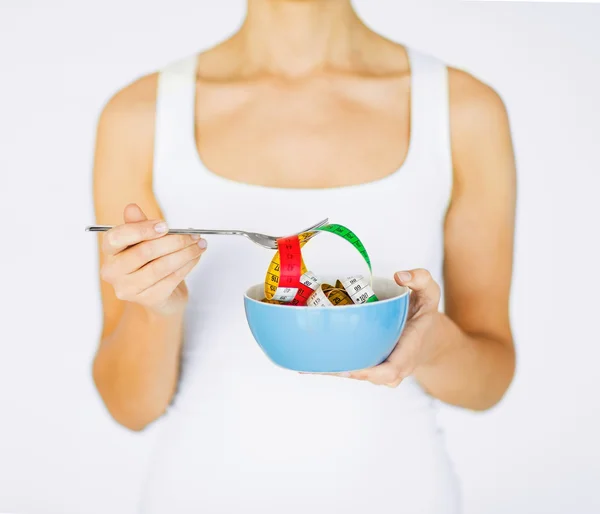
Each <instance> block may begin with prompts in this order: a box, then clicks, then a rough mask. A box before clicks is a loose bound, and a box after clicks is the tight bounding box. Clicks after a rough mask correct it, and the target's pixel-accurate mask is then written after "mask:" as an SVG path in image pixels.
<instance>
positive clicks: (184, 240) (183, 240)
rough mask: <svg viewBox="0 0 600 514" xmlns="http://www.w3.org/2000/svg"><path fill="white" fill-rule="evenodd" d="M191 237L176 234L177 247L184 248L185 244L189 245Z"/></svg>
mask: <svg viewBox="0 0 600 514" xmlns="http://www.w3.org/2000/svg"><path fill="white" fill-rule="evenodd" d="M191 239H192V238H191V237H190V236H186V235H183V234H181V235H178V236H177V247H178V248H185V247H186V246H189V245H190V241H191Z"/></svg>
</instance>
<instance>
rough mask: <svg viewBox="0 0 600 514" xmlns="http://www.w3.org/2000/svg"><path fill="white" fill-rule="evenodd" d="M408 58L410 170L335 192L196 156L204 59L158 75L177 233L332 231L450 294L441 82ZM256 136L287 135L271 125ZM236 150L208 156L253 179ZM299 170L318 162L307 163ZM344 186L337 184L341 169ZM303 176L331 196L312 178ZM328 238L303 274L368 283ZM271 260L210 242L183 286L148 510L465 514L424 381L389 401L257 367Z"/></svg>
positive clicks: (159, 170) (378, 270) (340, 382)
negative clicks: (260, 301) (261, 299)
mask: <svg viewBox="0 0 600 514" xmlns="http://www.w3.org/2000/svg"><path fill="white" fill-rule="evenodd" d="M409 56H410V68H411V74H410V104H409V110H410V125H409V124H408V123H407V124H406V125H407V126H406V127H403V126H399V127H398V148H399V149H400V150H399V151H401V150H402V148H405V149H406V148H408V151H407V152H405V153H407V155H406V157H405V159H403V164H402V165H401V166H400V168H399V169H398V170H397V171H395V172H394V173H391V174H390V172H391V171H392V168H391V169H390V170H389V171H388V172H385V171H381V170H379V172H378V175H377V177H376V178H375V179H373V180H369V181H366V183H363V184H360V185H353V186H349V187H336V188H328V189H306V188H304V189H284V188H274V187H263V186H257V185H248V184H244V183H242V182H240V181H237V180H231V179H226V178H223V177H221V176H220V175H217V174H216V173H215V172H214V171H211V169H209V166H210V167H211V168H212V164H210V163H209V159H208V157H205V156H208V155H209V154H208V152H207V153H204V152H202V147H203V145H202V135H203V132H202V130H199V136H200V137H199V139H200V149H201V152H202V158H201V157H200V155H199V154H198V147H197V145H196V138H195V137H194V127H195V106H196V65H197V60H196V58H195V57H190V58H187V59H184V60H181V61H179V62H177V63H174V64H172V65H170V66H169V67H167V68H166V69H165V70H163V72H162V73H161V74H160V77H159V89H158V98H157V118H156V139H155V161H154V176H153V186H154V192H155V195H156V197H157V200H158V202H159V205H160V206H161V208H162V210H163V211H164V213H165V216H166V218H167V220H168V221H169V224H170V225H171V226H173V227H175V226H178V227H179V226H181V227H185V226H194V227H205V228H241V229H247V230H252V231H258V232H264V233H269V234H287V233H290V232H292V231H294V230H297V229H300V228H303V227H306V226H309V225H311V224H312V223H314V222H315V221H317V220H319V219H322V218H324V217H329V218H330V220H331V221H333V222H339V223H342V224H344V225H346V226H348V227H349V228H351V229H352V230H353V231H354V232H355V233H357V234H358V235H359V236H360V237H361V239H362V240H363V243H364V244H365V246H366V248H367V249H368V251H369V254H370V256H371V261H372V265H373V270H374V273H375V274H376V275H380V276H386V277H392V275H393V273H394V272H395V271H397V270H400V269H410V268H415V267H423V268H427V269H429V270H430V271H431V272H432V274H433V276H434V278H435V279H437V280H438V281H440V282H441V281H442V262H443V223H444V217H445V213H446V209H447V206H448V202H449V200H450V194H451V186H452V166H451V158H450V138H449V119H448V87H447V76H446V68H445V66H444V65H443V64H442V63H441V62H439V61H437V60H436V59H433V58H431V57H428V56H425V55H423V54H420V53H418V52H414V51H411V52H409ZM399 94H400V92H399ZM398 109H399V110H401V106H400V104H398ZM287 111H289V106H288V109H287ZM397 112H399V111H397ZM298 115H299V116H302V114H301V113H300V112H299V114H298ZM284 116H285V114H282V117H284ZM201 117H202V115H201V113H200V114H199V119H200V121H202V120H201ZM390 119H392V117H390ZM207 125H210V123H209V122H207ZM399 125H401V123H400V122H399ZM408 125H409V126H410V130H409V132H410V144H408V141H409V139H408ZM198 126H199V127H200V129H201V127H202V124H201V123H200V124H199V125H198ZM323 126H324V125H319V124H318V123H317V124H316V125H315V131H317V132H318V130H319V127H321V128H322V127H323ZM405 129H406V130H405ZM232 130H234V131H235V130H236V129H235V128H232ZM240 130H241V129H240ZM262 130H263V132H265V133H266V136H268V137H270V138H277V137H278V136H277V131H276V130H275V131H271V132H270V133H269V130H270V129H269V126H268V125H264V127H263V128H262ZM205 133H206V134H207V135H206V139H205V140H204V141H205V143H207V144H208V142H210V139H209V138H210V137H214V138H215V141H216V140H217V135H218V130H217V129H215V130H214V131H213V132H212V134H213V135H212V136H210V135H208V134H209V132H208V131H207V132H205ZM215 134H217V135H215ZM382 134H383V133H382ZM403 136H404V139H406V143H405V144H404V143H403ZM252 137H254V136H252ZM323 137H324V138H325V139H326V138H327V134H324V136H323ZM378 137H379V136H378V134H374V135H373V138H374V139H377V138H378ZM242 141H243V139H242V138H240V139H238V142H239V143H238V144H236V145H235V147H231V146H229V147H227V146H225V147H221V148H218V150H217V151H214V152H211V153H212V155H213V156H214V159H213V160H214V162H216V161H217V159H218V158H219V159H220V157H219V154H223V152H225V153H227V152H233V153H235V152H245V153H246V154H248V167H249V169H253V168H255V167H257V166H259V164H260V163H259V162H257V163H254V161H253V158H252V154H251V145H250V146H248V147H247V148H246V147H244V144H242ZM282 141H285V140H282ZM353 141H355V140H353V139H349V142H348V144H347V150H346V152H345V155H343V157H340V159H339V161H340V162H343V163H344V166H346V167H352V166H353V164H352V163H353V161H360V159H359V158H358V157H356V158H354V159H353V150H356V152H360V151H361V149H363V154H361V155H362V156H363V157H364V156H365V155H367V154H368V152H369V151H370V152H376V151H377V144H371V146H370V147H365V145H362V146H361V145H360V144H359V143H360V141H358V142H357V141H355V142H354V143H353ZM390 141H391V140H390ZM283 144H285V143H283ZM217 146H218V145H215V146H213V148H214V147H217ZM207 147H208V146H207ZM365 148H367V150H366V153H365V151H364V149H365ZM284 150H285V148H284ZM311 150H313V149H312V148H308V149H307V150H306V151H307V153H309V154H310V152H311ZM234 157H236V156H235V155H234ZM309 157H310V156H309ZM400 157H402V155H401V154H399V155H398V158H399V159H400ZM274 159H275V161H274V162H276V156H275V157H274ZM234 160H236V161H239V154H238V155H237V158H236V159H234ZM297 160H298V161H299V162H304V163H306V162H310V158H309V160H308V161H307V160H306V158H305V157H303V155H302V154H298V157H297ZM375 160H376V159H375ZM400 161H402V159H400ZM222 162H223V163H227V162H228V161H227V155H225V156H224V157H223V159H222ZM205 163H206V164H208V166H207V165H205ZM316 165H317V163H316V164H315V166H316ZM223 167H226V165H224V166H223ZM215 169H216V168H215ZM219 171H220V172H221V169H219ZM299 173H301V170H300V169H299ZM335 173H337V174H338V175H336V176H339V177H343V169H342V167H339V166H338V167H337V168H336V169H335ZM353 173H355V174H356V173H360V170H358V169H357V170H355V171H354V172H353ZM229 176H230V177H231V176H232V174H231V173H229ZM249 176H252V175H249ZM303 176H304V177H306V176H309V179H310V180H312V182H310V184H312V185H314V184H317V185H321V183H320V182H319V181H318V178H319V177H318V176H314V177H310V171H308V172H307V173H306V174H304V175H303ZM309 179H306V180H309ZM303 180H304V179H303V178H302V176H300V177H299V178H298V185H300V186H301V187H305V185H306V183H303V182H302V181H303ZM332 180H334V181H335V180H337V179H336V178H335V176H334V179H332ZM246 182H250V180H246ZM256 182H260V180H257V181H256ZM307 183H309V182H307ZM323 183H325V182H323ZM332 239H335V238H333V237H330V238H329V239H328V236H327V235H322V237H320V238H317V239H315V240H314V241H311V242H310V243H309V244H308V245H307V246H306V247H305V250H304V256H305V260H306V262H307V266H308V267H309V269H311V270H312V271H313V272H315V273H316V274H317V275H318V274H319V273H330V272H331V271H334V272H336V271H338V269H342V268H343V269H344V271H349V272H357V271H359V272H360V271H363V272H364V264H361V261H360V258H359V257H357V255H358V254H357V255H354V254H353V253H352V250H351V249H348V248H344V245H343V244H339V242H335V241H333V240H332ZM334 254H335V257H334ZM271 257H272V252H269V251H267V250H265V249H262V248H259V247H256V246H254V245H252V244H251V243H249V242H248V241H247V240H245V239H242V238H222V239H221V238H217V237H216V236H215V237H213V238H209V250H208V251H207V252H206V254H205V256H204V257H203V258H202V262H201V263H200V265H199V266H198V269H197V270H195V271H194V273H193V274H192V275H191V276H190V277H189V279H188V280H187V284H188V288H189V291H190V302H189V306H188V311H187V314H186V332H185V345H184V348H183V357H182V374H181V381H180V385H179V391H178V394H177V396H176V398H175V400H174V402H173V405H172V406H171V408H170V409H169V412H168V414H167V416H166V418H165V419H163V420H161V424H162V427H161V435H160V437H159V441H158V444H157V447H156V449H155V453H154V456H153V460H152V467H151V470H150V472H149V476H148V479H147V481H146V486H145V490H144V495H143V501H142V505H143V506H142V509H141V512H143V513H145V514H153V513H159V512H160V513H164V512H177V513H187V512H203V513H210V514H216V513H233V512H254V511H257V512H262V513H265V514H272V513H281V512H285V513H296V512H298V513H300V512H306V511H307V510H309V509H310V511H311V512H316V513H330V512H342V511H345V512H348V513H358V512H361V513H362V512H365V511H366V512H379V511H381V512H383V511H384V509H385V511H386V512H388V511H390V512H406V513H411V514H412V513H427V514H429V513H436V514H438V513H439V514H441V513H454V512H457V508H458V507H457V501H458V500H457V494H456V483H455V480H454V476H453V473H452V469H451V466H450V463H449V461H448V458H447V455H446V452H445V448H444V443H443V438H442V434H441V432H440V429H439V427H438V425H437V423H436V409H435V403H434V401H433V400H432V399H431V398H430V397H429V396H428V395H426V394H425V393H424V392H423V390H422V389H421V388H420V387H419V386H418V384H417V383H416V382H414V381H413V380H411V379H409V380H406V381H405V382H404V383H403V384H402V385H401V386H400V387H399V388H397V389H389V388H383V387H377V386H374V385H371V384H369V383H362V382H358V381H351V380H347V379H342V378H338V377H331V376H314V375H300V374H297V373H294V372H290V371H286V370H282V369H280V368H277V367H276V366H274V365H273V364H272V363H270V362H269V361H268V359H267V358H266V357H265V356H264V355H263V354H262V352H261V350H260V349H259V347H258V346H257V344H256V343H255V342H254V340H253V338H252V335H251V333H250V330H249V329H248V326H247V324H246V319H245V314H244V307H243V302H242V295H243V292H244V291H245V290H246V289H247V287H248V286H249V285H251V284H254V283H257V282H260V281H262V279H263V278H264V274H265V272H266V268H267V266H268V263H269V261H270V259H271ZM361 266H362V267H361ZM282 337H285V334H282Z"/></svg>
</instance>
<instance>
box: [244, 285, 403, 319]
mask: <svg viewBox="0 0 600 514" xmlns="http://www.w3.org/2000/svg"><path fill="white" fill-rule="evenodd" d="M372 278H374V279H377V280H385V281H387V282H392V283H393V284H394V285H395V286H396V287H398V288H400V289H403V292H402V293H401V294H399V295H398V296H393V297H392V298H387V299H385V300H378V301H376V302H370V303H359V304H357V303H354V304H352V305H336V306H335V311H336V312H338V311H340V310H342V309H358V308H363V309H364V308H367V307H371V308H373V307H374V306H376V305H381V304H385V303H391V302H394V301H397V300H398V299H400V298H403V297H404V296H407V295H410V289H409V288H408V287H407V286H401V285H399V284H398V283H396V281H394V280H392V279H391V278H387V277H377V276H374V277H372ZM327 279H331V277H325V280H327ZM261 285H264V282H259V283H257V284H253V285H251V286H250V287H249V288H247V289H246V291H245V292H244V300H248V301H250V302H254V303H258V304H260V305H268V306H269V307H276V308H279V309H287V308H288V307H290V306H289V305H278V304H276V303H263V302H261V301H260V300H255V299H254V298H251V297H250V296H248V292H249V291H250V290H251V289H254V288H255V287H257V286H261ZM296 308H300V309H302V308H305V309H310V310H311V312H312V311H320V310H328V311H329V310H331V306H329V305H326V306H323V307H308V306H306V305H300V306H296Z"/></svg>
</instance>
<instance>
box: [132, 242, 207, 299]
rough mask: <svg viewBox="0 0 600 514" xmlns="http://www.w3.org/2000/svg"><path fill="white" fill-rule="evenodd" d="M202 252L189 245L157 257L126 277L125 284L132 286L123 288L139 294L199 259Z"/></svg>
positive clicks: (198, 248)
mask: <svg viewBox="0 0 600 514" xmlns="http://www.w3.org/2000/svg"><path fill="white" fill-rule="evenodd" d="M202 252H203V250H202V248H200V247H199V246H198V245H191V246H188V247H187V248H184V249H182V250H179V251H177V252H173V253H170V254H168V255H164V256H162V257H159V258H158V259H155V260H153V261H152V262H150V263H149V264H146V265H145V266H144V267H143V268H141V269H140V270H138V271H136V272H134V273H131V274H130V275H128V277H127V281H126V283H127V282H129V283H130V284H132V286H131V287H127V286H125V287H126V288H127V289H129V293H131V292H133V293H134V294H140V293H141V292H142V291H144V290H146V289H148V288H149V287H152V286H153V285H155V284H157V283H158V282H160V281H161V280H162V279H164V278H166V277H168V276H169V275H171V274H172V273H175V272H176V271H177V270H179V269H180V268H182V267H183V266H185V265H186V264H187V263H188V262H190V261H191V260H194V259H196V258H198V257H200V255H202Z"/></svg>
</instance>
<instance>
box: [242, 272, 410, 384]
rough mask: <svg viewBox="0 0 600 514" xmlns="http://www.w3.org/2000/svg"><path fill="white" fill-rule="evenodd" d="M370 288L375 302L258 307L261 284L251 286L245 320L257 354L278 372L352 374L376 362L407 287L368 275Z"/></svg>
mask: <svg viewBox="0 0 600 514" xmlns="http://www.w3.org/2000/svg"><path fill="white" fill-rule="evenodd" d="M329 280H330V282H329V283H335V279H331V278H329ZM325 282H327V280H325ZM373 290H374V291H375V294H376V295H377V297H378V298H379V301H378V302H373V303H367V304H362V305H346V306H340V307H291V306H287V305H276V304H269V303H262V302H261V301H260V300H261V299H263V298H264V285H263V284H257V285H254V286H252V287H251V288H250V289H248V291H246V294H245V295H244V305H245V308H246V318H247V320H248V325H249V326H250V330H251V331H252V335H253V336H254V339H256V342H257V343H258V345H259V346H260V347H261V348H262V350H263V352H264V353H265V354H266V356H267V357H268V358H269V359H270V360H271V361H272V362H273V363H274V364H276V365H278V366H280V367H282V368H286V369H290V370H294V371H303V372H310V373H334V372H342V371H356V370H359V369H365V368H369V367H371V366H376V365H377V364H380V363H382V362H383V361H384V360H385V359H386V358H387V357H388V356H389V354H390V353H392V350H393V349H394V347H395V346H396V343H397V342H398V339H399V338H400V334H401V333H402V330H403V329H404V325H405V323H406V316H407V313H408V304H409V294H408V289H407V288H406V287H401V286H399V285H398V284H396V282H394V281H393V280H390V279H386V278H378V277H374V278H373Z"/></svg>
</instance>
